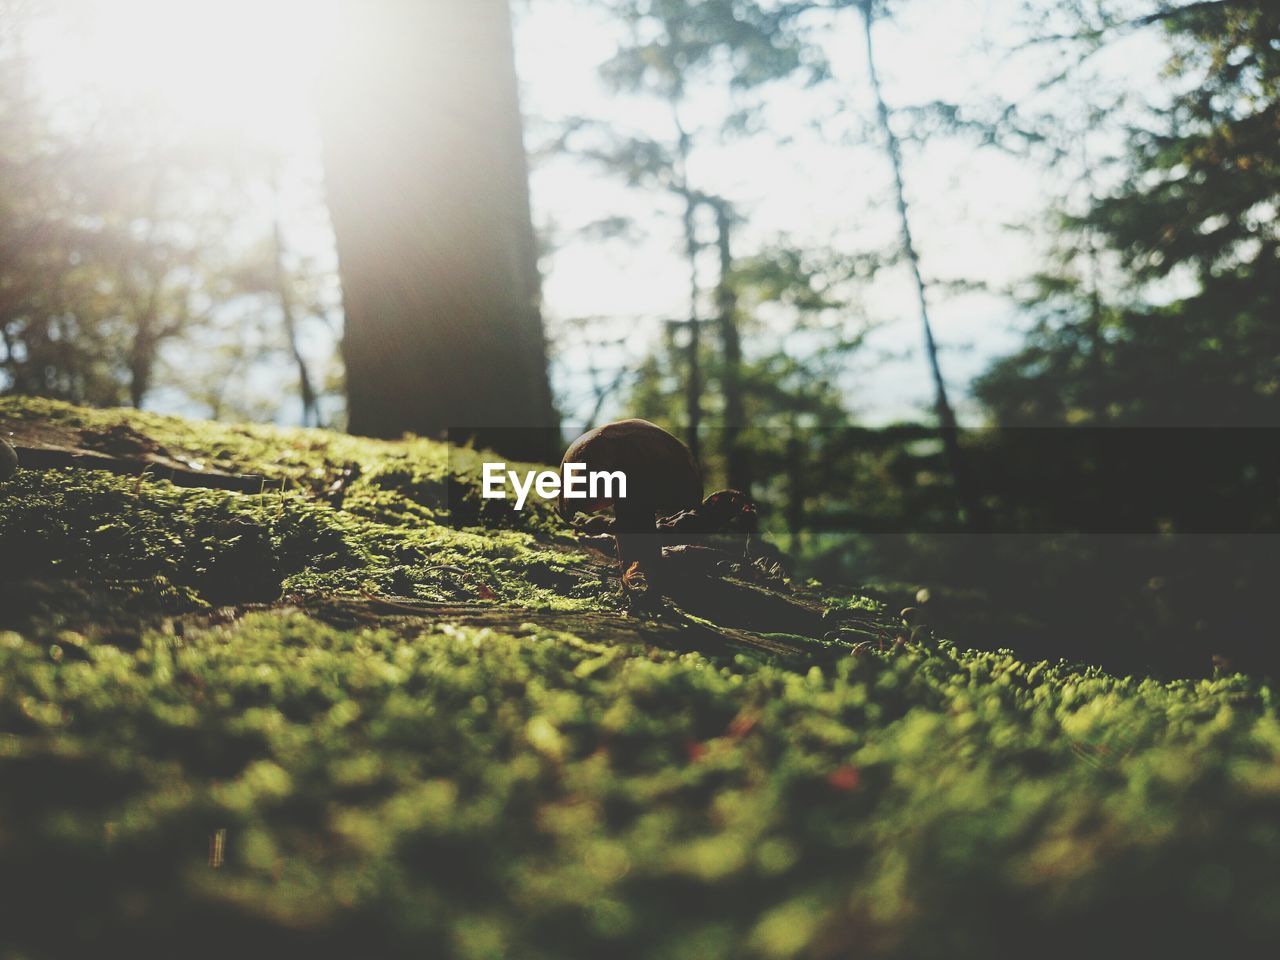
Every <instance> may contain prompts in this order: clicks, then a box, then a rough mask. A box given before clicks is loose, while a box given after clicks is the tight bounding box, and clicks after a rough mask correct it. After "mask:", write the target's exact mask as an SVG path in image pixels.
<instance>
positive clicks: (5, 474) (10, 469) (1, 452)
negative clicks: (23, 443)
mask: <svg viewBox="0 0 1280 960" xmlns="http://www.w3.org/2000/svg"><path fill="white" fill-rule="evenodd" d="M17 472H18V451H16V450H14V449H13V447H12V446H10V444H9V441H8V440H4V439H0V482H3V481H5V480H8V479H9V478H10V477H12V476H13V475H14V474H15V473H17Z"/></svg>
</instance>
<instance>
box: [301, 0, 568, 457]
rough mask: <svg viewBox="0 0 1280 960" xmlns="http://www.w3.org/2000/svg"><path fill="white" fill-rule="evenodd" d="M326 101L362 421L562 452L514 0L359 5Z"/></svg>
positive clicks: (350, 13)
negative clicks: (556, 433)
mask: <svg viewBox="0 0 1280 960" xmlns="http://www.w3.org/2000/svg"><path fill="white" fill-rule="evenodd" d="M343 19H344V22H343V23H342V24H341V26H340V41H339V50H338V53H337V55H336V60H337V62H336V63H335V64H334V68H333V70H332V72H331V77H332V81H331V83H330V84H328V85H327V87H326V89H325V91H324V94H323V98H324V104H323V112H324V134H325V163H326V173H327V179H328V190H329V202H330V210H331V214H332V218H333V224H334V230H335V233H336V236H337V246H338V256H339V263H340V273H341V277H342V282H343V297H344V304H345V308H346V335H345V340H344V345H343V351H344V355H345V359H346V365H347V396H348V403H349V407H348V412H349V426H350V429H351V431H352V432H353V433H360V434H366V435H370V436H381V437H393V436H398V435H400V434H401V433H403V432H405V431H413V432H416V433H421V434H429V435H431V434H440V433H442V432H445V431H448V430H463V429H471V430H472V432H473V433H474V436H475V438H476V440H477V442H479V443H480V444H485V445H494V446H496V447H498V448H500V449H501V451H502V452H503V453H505V454H507V455H509V456H513V457H521V458H541V457H548V456H555V455H557V454H558V450H556V449H554V448H553V445H554V443H555V441H554V438H553V430H552V428H554V427H555V426H556V424H557V420H556V415H555V412H554V408H553V405H552V400H551V391H550V387H549V385H548V379H547V355H546V344H545V341H544V339H543V332H542V321H541V316H540V312H539V305H538V274H537V263H536V252H535V244H534V235H533V227H532V223H531V219H530V213H529V196H528V170H527V163H526V158H525V153H524V145H523V140H522V135H521V119H520V110H519V104H518V100H517V91H516V75H515V65H514V56H513V50H512V36H511V15H510V10H509V8H508V6H507V0H431V2H429V3H427V2H423V0H346V2H345V3H344V4H343Z"/></svg>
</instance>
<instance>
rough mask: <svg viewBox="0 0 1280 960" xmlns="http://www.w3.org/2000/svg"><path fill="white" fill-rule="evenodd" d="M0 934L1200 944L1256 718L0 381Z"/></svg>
mask: <svg viewBox="0 0 1280 960" xmlns="http://www.w3.org/2000/svg"><path fill="white" fill-rule="evenodd" d="M0 437H5V438H8V439H9V440H10V442H12V443H14V444H15V445H16V446H18V447H19V448H20V452H21V454H22V457H23V462H24V465H27V466H28V468H27V469H23V470H21V471H19V473H18V474H17V476H16V477H14V478H13V479H11V480H9V481H7V482H2V483H0V876H3V877H4V878H6V882H5V886H6V892H5V895H4V896H3V897H2V898H0V931H3V934H2V936H0V958H9V957H13V958H18V957H24V958H27V957H29V958H43V957H60V956H83V955H87V954H88V953H89V952H90V951H94V952H100V951H101V950H102V948H103V947H104V946H106V947H111V948H114V949H128V950H131V951H132V952H133V953H134V954H135V955H139V956H161V955H163V956H213V955H225V954H227V953H228V952H239V953H241V954H246V953H247V954H248V955H249V956H256V955H260V954H262V953H264V952H265V951H266V950H268V949H270V950H273V951H283V955H284V956H294V955H303V953H304V951H305V953H306V955H309V956H312V957H319V956H335V957H337V956H341V957H399V956H405V957H409V956H414V957H423V956H430V957H459V958H506V957H518V958H548V960H550V958H577V957H582V958H597V957H604V956H609V957H616V958H625V957H637V958H639V957H643V958H654V960H658V958H661V960H668V958H671V960H678V958H682V957H687V958H719V957H723V958H738V957H762V958H784V957H831V958H838V957H849V956H877V957H879V956H883V957H904V958H908V957H911V958H916V957H943V956H946V957H968V956H974V957H978V956H982V957H992V956H1019V955H1024V954H1027V953H1032V954H1036V955H1039V956H1081V955H1092V956H1098V955H1104V956H1106V955H1115V954H1119V953H1122V952H1124V953H1131V951H1135V950H1136V951H1138V955H1157V954H1164V955H1166V956H1168V955H1174V956H1189V955H1192V954H1195V953H1202V952H1209V951H1212V953H1210V955H1223V951H1224V950H1225V951H1226V952H1227V953H1231V952H1233V951H1237V950H1239V951H1242V950H1244V949H1248V948H1251V949H1259V950H1260V949H1262V948H1263V947H1264V946H1265V945H1268V944H1270V945H1274V944H1275V943H1276V942H1280V871H1277V870H1276V869H1275V864H1276V863H1277V858H1278V857H1280V719H1278V717H1277V711H1276V703H1275V697H1274V694H1273V692H1272V690H1271V689H1270V688H1269V687H1268V686H1266V685H1265V684H1263V683H1261V682H1259V681H1256V680H1253V679H1251V678H1249V677H1246V676H1242V675H1238V674H1234V675H1223V676H1218V677H1215V678H1213V679H1203V680H1183V681H1177V682H1163V681H1157V680H1154V679H1145V678H1142V677H1116V676H1111V675H1108V674H1106V673H1104V672H1102V671H1100V670H1098V669H1095V668H1088V667H1078V666H1072V665H1068V664H1065V663H1028V662H1022V661H1020V660H1018V659H1017V658H1015V657H1014V656H1013V655H1012V654H1010V653H1008V652H990V651H974V650H960V649H957V648H956V647H955V646H954V645H952V644H949V643H947V642H946V641H945V640H941V639H936V638H934V637H932V636H931V635H929V634H928V632H927V631H920V630H917V631H914V632H913V631H910V630H909V629H908V627H907V625H906V624H904V623H903V621H902V620H901V619H900V618H899V617H898V616H897V615H895V614H893V612H891V611H886V610H885V609H883V607H882V605H881V604H879V603H877V602H876V601H875V600H874V599H871V598H869V597H863V596H859V595H857V594H856V593H853V592H851V591H847V590H844V591H841V590H836V589H832V588H827V587H823V586H822V585H821V584H816V583H805V584H799V583H781V582H761V581H760V579H759V578H755V577H753V576H751V575H750V571H745V570H742V569H737V568H733V569H730V570H727V571H726V570H725V569H723V568H716V569H711V570H706V571H701V570H699V571H693V570H690V571H689V573H688V577H687V579H688V580H689V581H690V582H694V583H696V584H698V586H697V589H686V590H685V591H684V592H683V593H682V595H681V596H680V598H679V603H678V604H677V603H667V604H665V605H659V606H658V607H657V608H656V609H655V610H654V611H652V612H650V613H649V614H647V615H645V616H643V617H641V616H636V615H634V614H633V613H630V612H628V610H627V608H626V604H625V602H624V599H623V597H622V595H621V591H620V588H619V585H618V582H617V576H616V572H615V571H614V568H613V563H612V561H611V559H610V558H609V557H608V556H607V554H605V553H604V552H602V551H600V550H598V549H595V548H593V547H591V546H589V545H584V544H583V543H581V542H580V540H579V538H578V537H577V535H576V534H575V533H574V532H573V531H572V530H570V529H569V528H567V527H566V526H565V525H564V524H563V523H562V521H560V519H559V518H558V517H557V516H556V515H555V513H554V512H553V511H552V510H550V509H548V508H546V507H544V506H537V507H536V508H534V509H531V510H527V511H525V512H522V513H516V512H514V511H512V510H510V508H509V507H508V506H507V505H506V504H504V503H502V502H499V501H487V500H483V499H481V498H480V496H479V490H478V488H477V479H478V476H479V472H478V470H476V469H474V467H475V460H476V455H475V454H474V453H472V452H470V451H465V450H458V449H451V448H449V447H447V446H445V445H443V444H439V443H434V442H431V441H426V440H419V439H407V440H405V441H402V442H396V443H390V442H379V441H369V440H361V439H356V438H352V437H347V436H344V435H340V434H335V433H329V432H323V431H302V430H286V429H278V428H271V427H262V426H228V425H220V424H208V423H193V422H188V421H183V420H179V419H174V418H165V417H158V416H153V415H147V414H140V413H136V412H121V411H105V412H104V411H86V410H81V409H77V408H73V407H70V406H66V405H61V404H55V403H49V402H43V401H29V400H15V399H6V400H0Z"/></svg>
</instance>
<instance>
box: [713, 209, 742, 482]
mask: <svg viewBox="0 0 1280 960" xmlns="http://www.w3.org/2000/svg"><path fill="white" fill-rule="evenodd" d="M712 208H713V209H714V210H715V214H716V235H717V247H718V249H719V251H720V282H719V284H718V285H717V286H716V310H717V313H718V314H719V316H718V317H717V323H718V325H719V328H720V350H721V352H722V354H723V356H722V357H721V362H722V363H723V364H724V373H723V375H722V376H721V390H722V391H723V393H724V450H725V461H726V465H727V473H728V480H729V486H730V487H731V488H733V489H734V490H741V491H742V492H743V493H745V494H747V495H748V496H750V494H751V463H750V459H749V456H748V453H747V451H746V450H745V449H743V447H742V444H741V443H740V442H739V436H740V435H741V433H742V428H743V427H745V426H746V416H747V415H746V405H745V403H744V401H743V396H742V337H741V335H740V332H739V330H738V293H737V290H735V289H734V286H733V277H732V273H733V247H732V240H733V219H732V211H731V210H730V209H729V204H728V203H726V202H725V201H723V200H717V201H714V202H713V203H712Z"/></svg>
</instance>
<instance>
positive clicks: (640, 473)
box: [560, 420, 702, 591]
mask: <svg viewBox="0 0 1280 960" xmlns="http://www.w3.org/2000/svg"><path fill="white" fill-rule="evenodd" d="M566 463H581V464H585V465H586V469H587V473H588V474H591V473H596V472H600V471H607V472H610V473H612V472H616V471H620V472H622V473H623V474H624V475H625V476H626V478H627V486H626V492H627V495H626V497H616V498H601V499H597V500H581V499H570V498H568V497H565V496H564V494H563V492H562V493H561V496H560V515H561V516H563V517H565V519H570V520H571V519H573V517H574V516H575V515H577V514H578V513H582V512H587V513H597V512H599V511H601V510H606V509H608V508H610V507H612V508H613V515H614V524H613V533H614V538H615V540H616V541H617V544H618V559H619V560H620V561H622V570H623V584H624V585H625V586H626V587H628V589H633V590H638V591H643V589H645V588H646V587H647V583H646V579H645V577H646V572H650V573H651V572H652V571H653V569H654V567H655V566H656V564H657V562H658V561H659V560H660V559H661V557H662V544H661V541H660V539H659V536H658V526H657V518H658V516H659V515H666V514H669V513H673V512H675V511H678V510H687V509H689V508H691V507H696V506H698V505H699V504H701V503H702V477H701V476H700V475H699V473H698V466H697V464H696V463H694V460H693V454H691V453H690V452H689V448H688V447H686V446H685V445H684V444H683V443H682V442H680V440H678V439H677V438H676V437H674V436H672V435H671V434H669V433H668V432H667V431H665V430H663V429H662V428H661V427H659V426H657V425H656V424H652V423H650V422H649V421H647V420H619V421H618V422H616V423H606V424H605V425H604V426H601V427H596V428H595V429H594V430H591V431H588V432H587V433H584V434H583V435H582V436H580V437H579V438H578V439H577V440H575V441H573V443H571V444H570V445H569V449H568V450H567V451H566V452H565V455H564V458H563V459H562V460H561V462H560V464H561V467H562V468H563V466H564V464H566Z"/></svg>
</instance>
